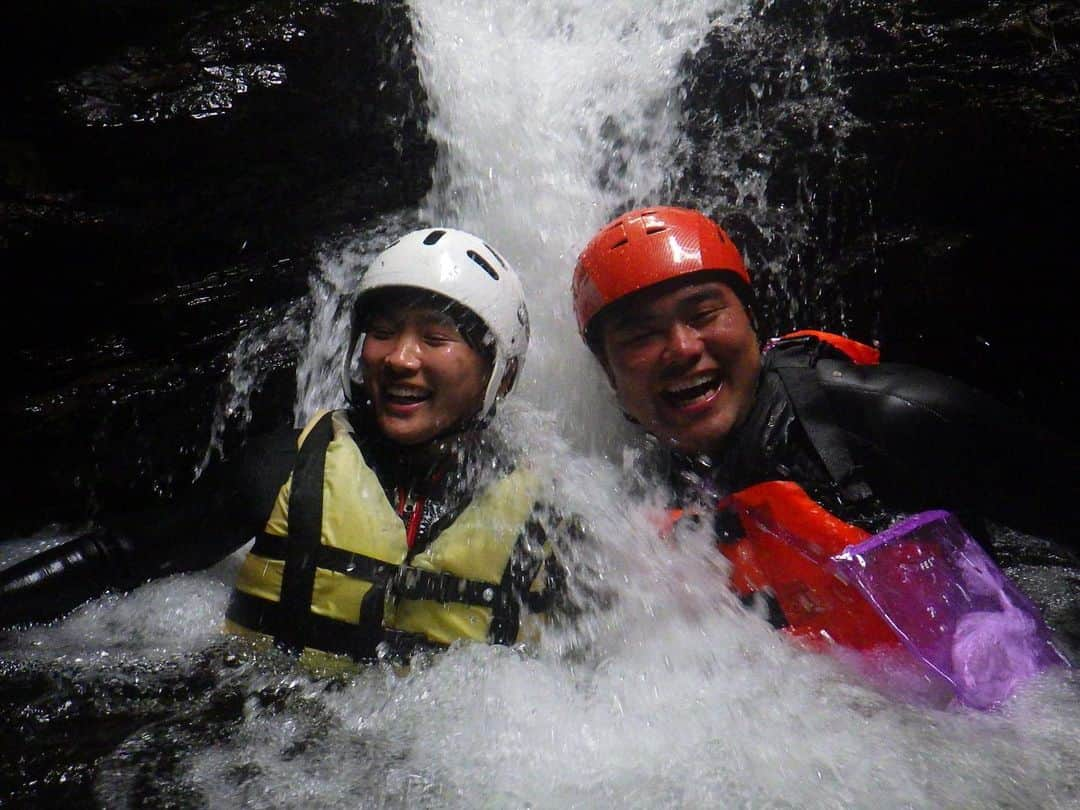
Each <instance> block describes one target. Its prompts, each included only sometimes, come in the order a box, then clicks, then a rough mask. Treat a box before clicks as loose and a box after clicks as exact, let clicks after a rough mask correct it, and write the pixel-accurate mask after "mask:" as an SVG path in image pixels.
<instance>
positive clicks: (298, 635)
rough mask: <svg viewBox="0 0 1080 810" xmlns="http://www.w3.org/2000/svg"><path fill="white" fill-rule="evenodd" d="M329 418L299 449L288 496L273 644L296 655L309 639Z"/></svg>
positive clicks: (327, 416) (330, 426) (331, 432)
mask: <svg viewBox="0 0 1080 810" xmlns="http://www.w3.org/2000/svg"><path fill="white" fill-rule="evenodd" d="M332 418H333V415H332V414H330V413H327V414H324V415H323V417H322V418H321V419H319V421H318V422H316V423H315V426H314V427H313V428H312V429H311V431H310V432H309V433H308V435H307V437H306V438H305V439H304V442H303V444H301V445H300V450H299V452H298V453H297V456H296V465H295V466H294V467H293V474H292V490H291V491H290V493H289V541H288V543H287V544H286V548H285V569H284V571H283V572H282V576H281V600H280V602H279V606H278V613H279V616H278V627H277V632H275V633H274V634H273V635H274V642H275V643H276V644H277V645H278V646H279V647H282V648H284V649H286V650H289V651H290V652H294V653H299V652H300V651H301V650H303V648H304V646H305V645H306V644H307V643H308V640H309V632H308V631H309V628H310V627H311V594H312V590H313V588H314V586H315V567H316V564H317V562H318V554H319V548H320V546H321V545H322V507H323V503H322V493H323V474H324V472H325V468H326V449H327V448H328V447H329V446H330V442H331V441H332V440H333V438H334V426H333V422H332Z"/></svg>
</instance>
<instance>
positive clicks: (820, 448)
mask: <svg viewBox="0 0 1080 810" xmlns="http://www.w3.org/2000/svg"><path fill="white" fill-rule="evenodd" d="M823 352H828V353H830V354H831V353H833V352H839V350H837V349H833V348H832V347H830V346H828V344H826V343H824V342H822V341H820V340H818V339H817V338H815V337H810V336H806V337H795V338H787V339H784V340H781V341H779V342H777V343H776V344H775V345H774V346H773V347H772V348H771V349H769V351H768V352H767V353H766V354H765V369H766V370H767V371H775V372H776V374H777V375H778V376H779V377H780V381H781V382H782V383H783V385H784V390H785V391H786V392H787V395H788V398H789V399H790V400H791V403H792V405H793V407H794V408H795V415H796V416H797V417H798V420H799V424H800V425H802V428H803V430H804V431H806V435H807V437H808V438H809V439H810V443H811V444H812V445H813V446H814V451H815V452H816V453H817V454H818V457H819V458H820V459H821V462H822V463H823V464H824V465H825V469H826V470H827V471H828V473H829V475H830V476H831V477H832V479H833V481H835V482H836V483H837V485H838V487H839V489H840V494H841V496H842V497H843V498H844V500H846V501H848V502H849V503H853V504H854V503H860V502H862V501H865V500H866V499H867V498H869V497H870V496H871V494H872V493H871V490H870V487H869V485H868V484H867V483H866V482H865V481H864V480H863V479H862V476H861V475H860V472H859V468H858V465H856V464H855V461H854V459H852V457H851V452H850V450H849V449H848V442H847V438H846V436H845V434H844V431H843V429H842V428H840V427H838V426H837V424H836V421H835V420H834V419H833V418H832V414H831V406H830V403H829V400H828V395H827V394H826V392H825V389H824V387H823V386H822V385H821V383H820V381H819V380H818V371H817V369H816V366H817V363H818V360H819V359H821V356H822V353H823ZM840 354H841V355H842V353H840Z"/></svg>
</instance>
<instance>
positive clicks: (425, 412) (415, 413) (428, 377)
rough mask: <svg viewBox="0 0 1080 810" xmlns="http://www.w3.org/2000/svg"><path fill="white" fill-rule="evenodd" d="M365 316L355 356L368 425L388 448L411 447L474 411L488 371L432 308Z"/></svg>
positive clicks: (454, 328)
mask: <svg viewBox="0 0 1080 810" xmlns="http://www.w3.org/2000/svg"><path fill="white" fill-rule="evenodd" d="M388 310H389V311H387V312H385V313H380V314H374V315H371V316H370V317H369V318H368V321H367V324H366V327H365V336H364V344H363V347H362V349H361V354H360V364H361V368H362V369H363V378H364V390H365V391H366V392H367V395H368V397H369V398H370V400H371V406H372V411H373V413H374V416H375V424H376V425H377V426H378V428H379V430H380V431H381V432H382V433H383V434H384V435H385V436H386V437H387V438H388V439H390V440H391V441H394V442H397V443H398V444H402V445H407V446H411V445H416V444H422V443H423V442H426V441H430V440H431V439H433V438H435V437H436V436H438V435H440V434H442V433H445V432H446V431H448V430H450V429H453V428H456V427H458V426H460V425H461V424H462V423H463V422H465V421H466V420H467V419H469V418H470V417H472V416H474V415H475V414H476V413H477V411H479V410H480V407H481V405H482V404H483V401H484V390H485V388H486V386H487V380H488V375H489V374H490V373H491V366H490V364H489V363H488V361H487V360H486V359H485V358H484V357H483V355H481V354H480V353H479V352H477V351H476V350H475V349H474V348H472V346H471V345H469V343H468V342H466V340H465V338H464V337H463V336H462V333H461V331H460V329H459V328H458V326H457V324H456V323H455V322H454V320H453V319H452V318H450V316H449V315H447V314H446V313H445V312H444V311H442V310H440V309H438V308H436V307H435V306H428V305H422V304H418V305H412V306H404V307H397V308H393V307H391V308H388Z"/></svg>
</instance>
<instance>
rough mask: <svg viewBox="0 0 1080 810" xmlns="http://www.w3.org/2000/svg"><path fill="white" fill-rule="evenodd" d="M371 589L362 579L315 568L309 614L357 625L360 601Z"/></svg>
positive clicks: (369, 584) (368, 583)
mask: <svg viewBox="0 0 1080 810" xmlns="http://www.w3.org/2000/svg"><path fill="white" fill-rule="evenodd" d="M371 588H372V585H371V583H370V582H365V581H364V580H362V579H355V578H353V577H348V576H345V574H339V573H338V572H337V571H327V570H326V569H324V568H316V569H315V585H314V587H313V588H312V591H311V612H312V613H317V614H318V615H320V616H329V617H330V618H331V619H337V620H338V621H342V622H348V623H349V624H357V623H359V621H360V600H361V599H363V598H364V594H366V593H367V592H368V591H370V590H371Z"/></svg>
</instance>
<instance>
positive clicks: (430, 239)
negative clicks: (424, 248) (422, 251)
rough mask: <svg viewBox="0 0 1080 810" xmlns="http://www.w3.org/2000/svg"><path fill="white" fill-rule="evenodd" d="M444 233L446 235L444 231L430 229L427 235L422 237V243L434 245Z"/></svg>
mask: <svg viewBox="0 0 1080 810" xmlns="http://www.w3.org/2000/svg"><path fill="white" fill-rule="evenodd" d="M445 235H446V231H432V232H431V233H429V234H428V235H427V236H425V237H424V244H425V245H434V244H435V243H436V242H438V241H439V240H440V239H442V238H443V236H445Z"/></svg>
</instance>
